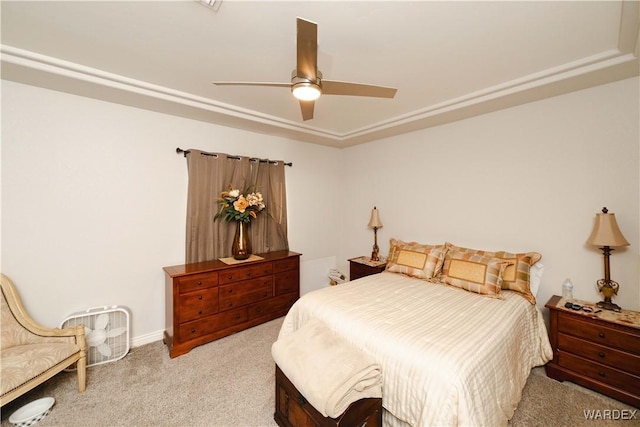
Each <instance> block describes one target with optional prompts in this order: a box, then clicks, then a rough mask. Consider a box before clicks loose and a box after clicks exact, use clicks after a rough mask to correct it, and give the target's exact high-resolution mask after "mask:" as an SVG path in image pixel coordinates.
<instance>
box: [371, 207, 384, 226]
mask: <svg viewBox="0 0 640 427" xmlns="http://www.w3.org/2000/svg"><path fill="white" fill-rule="evenodd" d="M369 228H382V223H381V222H380V216H378V209H377V208H376V207H375V206H374V207H373V209H372V210H371V218H370V219H369Z"/></svg>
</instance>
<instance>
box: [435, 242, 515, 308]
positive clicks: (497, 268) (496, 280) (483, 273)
mask: <svg viewBox="0 0 640 427" xmlns="http://www.w3.org/2000/svg"><path fill="white" fill-rule="evenodd" d="M510 264H511V263H510V262H509V261H506V260H503V259H500V258H496V257H492V256H487V255H482V254H477V253H471V252H469V253H465V252H460V251H451V250H449V251H447V254H446V260H445V263H444V268H443V271H442V278H441V281H443V282H444V283H446V284H447V285H451V286H456V287H458V288H462V289H464V290H467V291H471V292H475V293H477V294H480V295H486V296H489V297H492V298H502V296H501V295H500V291H501V285H502V276H503V274H504V270H505V268H506V267H507V266H509V265H510Z"/></svg>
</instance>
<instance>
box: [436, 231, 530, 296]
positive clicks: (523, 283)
mask: <svg viewBox="0 0 640 427" xmlns="http://www.w3.org/2000/svg"><path fill="white" fill-rule="evenodd" d="M445 246H446V247H447V249H448V250H449V251H455V252H462V253H467V254H478V255H483V256H488V257H492V258H500V259H502V260H505V261H508V262H509V263H510V265H508V266H507V267H506V268H505V270H504V273H503V274H502V285H501V287H502V289H509V290H511V291H516V292H518V293H520V294H521V295H522V296H523V297H525V298H526V299H527V301H529V302H530V303H531V304H535V303H536V298H535V296H534V294H533V293H532V292H531V275H530V269H531V266H532V265H534V264H535V263H536V262H538V261H540V259H541V258H542V255H540V254H539V253H538V252H527V253H520V254H514V253H510V252H505V251H498V252H489V251H484V250H479V249H469V248H463V247H460V246H456V245H454V244H452V243H448V242H447V243H446V244H445ZM446 265H447V259H446V258H445V269H446Z"/></svg>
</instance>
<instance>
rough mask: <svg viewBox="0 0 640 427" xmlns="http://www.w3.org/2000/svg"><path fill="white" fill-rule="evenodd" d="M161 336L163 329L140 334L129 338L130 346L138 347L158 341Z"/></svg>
mask: <svg viewBox="0 0 640 427" xmlns="http://www.w3.org/2000/svg"><path fill="white" fill-rule="evenodd" d="M163 338H164V329H162V330H159V331H156V332H151V333H148V334H145V335H140V336H137V337H135V338H133V339H132V340H131V347H140V346H142V345H145V344H151V343H152V342H156V341H160V340H161V339H163Z"/></svg>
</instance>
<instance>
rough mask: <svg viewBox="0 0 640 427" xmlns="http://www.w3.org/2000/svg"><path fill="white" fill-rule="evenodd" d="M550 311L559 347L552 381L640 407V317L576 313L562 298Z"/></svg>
mask: <svg viewBox="0 0 640 427" xmlns="http://www.w3.org/2000/svg"><path fill="white" fill-rule="evenodd" d="M574 302H577V303H579V304H581V305H585V304H588V303H584V302H582V301H574ZM589 305H591V306H592V307H593V306H595V304H589ZM546 307H547V308H548V309H549V314H550V317H549V319H550V331H549V332H550V333H549V339H550V341H551V346H552V347H553V360H552V361H550V362H549V363H547V366H546V369H547V375H548V376H549V377H551V378H554V379H556V380H559V381H565V380H567V381H571V382H574V383H576V384H580V385H582V386H584V387H588V388H590V389H592V390H595V391H597V392H599V393H602V394H606V395H607V396H610V397H613V398H614V399H618V400H620V401H621V402H625V403H628V404H630V405H632V406H635V407H636V408H638V407H640V313H638V312H635V311H630V310H623V311H622V313H614V312H611V311H605V312H600V313H595V312H594V313H585V312H584V311H574V310H571V309H568V308H565V307H564V300H562V299H561V298H560V297H559V296H553V297H552V298H551V299H550V300H549V302H548V303H547V305H546ZM595 310H597V307H595Z"/></svg>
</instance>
